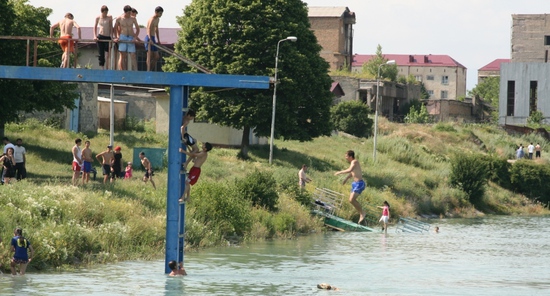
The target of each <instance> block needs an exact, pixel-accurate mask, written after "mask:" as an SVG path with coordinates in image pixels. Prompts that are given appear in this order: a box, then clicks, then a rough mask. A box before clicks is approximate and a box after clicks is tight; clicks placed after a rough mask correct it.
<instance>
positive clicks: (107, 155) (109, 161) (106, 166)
mask: <svg viewBox="0 0 550 296" xmlns="http://www.w3.org/2000/svg"><path fill="white" fill-rule="evenodd" d="M95 157H96V158H97V160H98V161H99V163H101V167H102V168H103V184H106V183H107V180H108V179H109V176H110V175H111V167H112V165H113V162H114V160H115V154H114V153H113V146H111V145H108V146H107V150H105V151H103V152H101V153H99V154H98V155H96V156H95Z"/></svg>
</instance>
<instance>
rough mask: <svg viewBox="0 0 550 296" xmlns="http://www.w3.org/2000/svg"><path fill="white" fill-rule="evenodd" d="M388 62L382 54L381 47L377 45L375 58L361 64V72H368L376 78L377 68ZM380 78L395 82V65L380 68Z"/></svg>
mask: <svg viewBox="0 0 550 296" xmlns="http://www.w3.org/2000/svg"><path fill="white" fill-rule="evenodd" d="M387 61H388V59H386V58H385V57H384V55H383V54H382V46H381V45H380V44H378V46H377V47H376V56H375V57H373V58H372V59H371V60H370V61H368V62H366V63H365V64H363V72H368V73H370V74H371V75H373V76H374V77H377V76H378V68H379V67H380V65H382V64H385V63H386V62H387ZM380 77H381V78H386V79H389V80H391V81H396V80H397V65H396V64H393V65H386V66H383V67H382V68H380Z"/></svg>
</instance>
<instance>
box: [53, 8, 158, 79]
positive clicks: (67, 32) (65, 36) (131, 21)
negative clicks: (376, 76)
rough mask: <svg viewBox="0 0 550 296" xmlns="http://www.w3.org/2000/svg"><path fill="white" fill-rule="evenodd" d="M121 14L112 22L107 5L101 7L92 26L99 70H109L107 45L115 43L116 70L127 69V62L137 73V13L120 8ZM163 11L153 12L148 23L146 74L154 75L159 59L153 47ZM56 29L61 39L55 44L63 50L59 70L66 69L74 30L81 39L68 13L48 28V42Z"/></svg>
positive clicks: (156, 50)
mask: <svg viewBox="0 0 550 296" xmlns="http://www.w3.org/2000/svg"><path fill="white" fill-rule="evenodd" d="M122 10H123V14H122V15H120V16H119V17H115V18H113V16H112V15H110V14H108V13H109V8H108V7H107V6H106V5H103V6H101V8H100V12H101V13H100V15H99V16H97V17H96V18H95V22H94V40H95V41H96V42H97V48H98V53H99V56H98V60H99V66H100V67H102V68H103V69H109V63H108V60H109V52H110V51H111V49H110V48H109V47H110V46H109V45H110V41H111V40H112V41H114V42H115V48H114V49H113V51H114V50H116V51H118V53H119V57H118V67H117V68H118V69H119V70H126V69H128V67H127V63H128V61H129V62H130V64H131V67H130V68H131V69H132V70H137V57H136V43H137V42H142V41H141V40H140V39H139V31H140V26H139V24H138V21H137V18H136V17H137V14H138V11H137V10H136V9H135V8H132V7H131V6H130V5H126V6H124V7H123V9H122ZM163 12H164V9H163V8H162V7H161V6H157V7H156V8H155V13H154V14H153V16H151V17H150V18H149V20H148V21H147V27H146V30H147V34H146V36H145V40H144V41H143V42H145V50H146V51H147V61H146V63H147V71H154V70H155V68H156V64H157V61H158V60H159V58H160V55H159V52H158V48H157V47H156V46H155V44H157V45H158V44H160V43H161V42H160V35H159V28H158V25H159V21H160V17H162V14H163ZM57 28H59V31H60V37H59V40H58V43H59V45H60V47H61V49H62V50H63V55H62V62H61V68H68V67H69V60H70V54H71V53H74V52H75V46H76V41H75V40H74V39H73V28H76V29H77V33H78V39H81V38H82V34H81V28H80V26H79V25H78V23H77V22H76V21H75V20H74V15H73V14H72V13H70V12H68V13H67V14H65V17H64V18H63V19H62V20H60V21H59V22H57V23H55V24H53V25H52V26H51V27H50V38H53V36H54V32H55V30H56V29H57Z"/></svg>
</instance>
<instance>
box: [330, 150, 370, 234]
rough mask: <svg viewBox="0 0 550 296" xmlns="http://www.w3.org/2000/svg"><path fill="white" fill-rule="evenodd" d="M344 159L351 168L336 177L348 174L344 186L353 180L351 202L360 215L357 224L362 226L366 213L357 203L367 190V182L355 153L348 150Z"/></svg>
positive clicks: (338, 173) (336, 174)
mask: <svg viewBox="0 0 550 296" xmlns="http://www.w3.org/2000/svg"><path fill="white" fill-rule="evenodd" d="M344 157H345V158H346V160H347V161H348V162H349V163H350V166H349V168H348V169H347V170H343V171H339V172H336V173H334V175H335V176H338V175H341V174H347V176H346V178H345V179H344V181H343V182H342V184H346V182H347V181H348V179H350V178H353V183H351V193H350V195H349V202H350V203H351V205H352V206H353V207H354V208H355V209H356V210H357V212H358V213H359V221H358V222H357V224H361V222H363V220H365V215H366V213H365V211H363V208H362V207H361V205H360V204H359V202H358V201H357V198H358V197H359V195H360V194H361V192H363V190H365V187H366V184H365V181H363V172H362V171H361V165H360V164H359V161H357V160H356V159H355V152H354V151H353V150H348V151H347V152H346V154H345V155H344Z"/></svg>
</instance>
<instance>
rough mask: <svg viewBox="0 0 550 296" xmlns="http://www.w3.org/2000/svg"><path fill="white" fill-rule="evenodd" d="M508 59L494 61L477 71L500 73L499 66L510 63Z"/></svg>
mask: <svg viewBox="0 0 550 296" xmlns="http://www.w3.org/2000/svg"><path fill="white" fill-rule="evenodd" d="M510 61H511V60H510V59H496V60H494V61H492V62H490V63H489V64H487V65H485V66H483V67H481V68H479V70H478V71H500V64H502V63H510Z"/></svg>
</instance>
